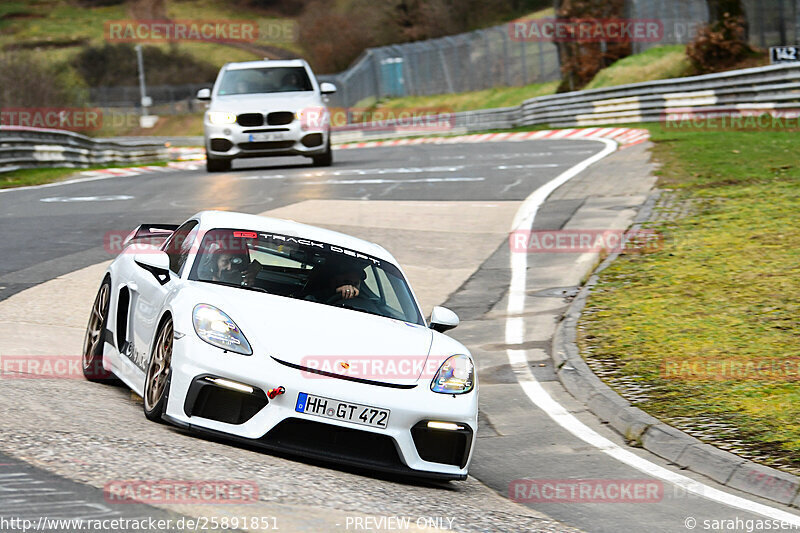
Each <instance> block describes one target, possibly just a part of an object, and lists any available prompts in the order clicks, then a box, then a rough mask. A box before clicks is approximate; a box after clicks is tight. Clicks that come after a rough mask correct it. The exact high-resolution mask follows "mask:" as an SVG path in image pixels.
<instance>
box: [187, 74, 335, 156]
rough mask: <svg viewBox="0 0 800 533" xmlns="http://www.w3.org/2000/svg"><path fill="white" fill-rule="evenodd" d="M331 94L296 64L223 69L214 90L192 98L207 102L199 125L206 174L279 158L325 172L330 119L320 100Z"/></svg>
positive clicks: (327, 86)
mask: <svg viewBox="0 0 800 533" xmlns="http://www.w3.org/2000/svg"><path fill="white" fill-rule="evenodd" d="M334 92H336V86H335V85H333V84H332V83H321V84H320V83H317V78H316V77H315V76H314V73H313V72H311V67H309V66H308V63H306V62H305V61H304V60H302V59H292V60H288V61H272V60H265V61H247V62H244V63H228V64H226V65H225V66H223V67H222V69H220V71H219V75H218V76H217V81H216V82H215V83H214V88H213V89H211V90H209V89H201V90H200V91H198V93H197V98H198V99H199V100H210V101H211V103H210V104H209V106H208V110H207V111H206V113H205V118H204V119H203V132H204V134H205V146H206V168H207V169H208V171H209V172H223V171H226V170H230V168H231V161H233V160H234V159H239V158H246V157H268V156H283V155H303V156H307V157H311V158H312V159H313V160H314V165H315V166H329V165H330V164H331V163H332V162H333V157H332V154H331V140H330V117H329V114H328V110H327V108H326V107H325V102H324V101H323V95H325V94H331V93H334Z"/></svg>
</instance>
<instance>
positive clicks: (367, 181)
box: [239, 174, 486, 185]
mask: <svg viewBox="0 0 800 533" xmlns="http://www.w3.org/2000/svg"><path fill="white" fill-rule="evenodd" d="M289 178H290V176H284V175H281V174H275V175H273V176H242V177H241V178H239V179H240V180H245V181H249V180H278V179H289ZM485 179H486V178H483V177H466V176H453V177H448V178H411V179H397V180H392V179H385V178H366V179H327V180H316V181H295V182H293V185H383V184H395V183H442V182H451V181H484V180H485Z"/></svg>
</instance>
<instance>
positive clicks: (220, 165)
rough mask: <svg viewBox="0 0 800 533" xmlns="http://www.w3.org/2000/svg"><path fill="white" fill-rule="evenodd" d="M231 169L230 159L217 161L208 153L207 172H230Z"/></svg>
mask: <svg viewBox="0 0 800 533" xmlns="http://www.w3.org/2000/svg"><path fill="white" fill-rule="evenodd" d="M230 169H231V160H230V159H217V158H214V157H211V156H210V155H208V152H206V170H207V171H208V172H228V171H229V170H230Z"/></svg>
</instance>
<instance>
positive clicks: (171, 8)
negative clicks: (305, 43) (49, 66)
mask: <svg viewBox="0 0 800 533" xmlns="http://www.w3.org/2000/svg"><path fill="white" fill-rule="evenodd" d="M165 7H166V15H167V16H168V17H169V18H170V19H172V20H246V21H250V22H258V23H259V26H262V27H264V28H265V29H266V28H267V27H268V25H269V24H270V23H272V22H275V21H282V20H283V21H285V20H286V19H278V18H276V17H274V16H271V15H268V14H265V13H262V12H259V11H254V10H252V9H251V10H246V9H242V8H240V7H238V6H233V5H230V4H229V3H223V2H213V1H211V0H181V1H177V0H165ZM135 18H145V19H146V18H148V16H147V15H146V14H145V16H141V15H140V14H138V13H137V12H136V11H135V9H134V4H133V3H130V2H124V3H121V4H118V5H111V6H103V7H79V6H77V5H75V2H70V1H67V0H30V1H26V2H20V1H11V2H2V3H0V50H2V51H4V52H6V53H15V52H19V51H23V50H39V51H46V52H47V54H46V55H47V58H48V60H49V61H51V62H53V63H64V62H67V61H70V60H71V59H72V58H74V57H75V56H76V55H77V54H78V53H80V51H81V50H83V49H84V48H85V47H87V46H101V45H103V44H104V43H105V42H106V41H105V23H106V21H111V20H129V19H135ZM149 18H156V17H149ZM260 33H261V34H263V35H264V37H261V36H260V37H259V39H257V40H256V42H254V43H237V44H226V43H209V42H182V43H178V44H176V45H170V44H167V43H163V44H149V43H148V44H149V45H150V46H157V47H159V48H162V49H165V50H166V49H176V50H180V51H183V52H186V53H189V54H191V55H192V56H193V57H194V58H196V59H197V60H198V61H202V62H206V63H211V64H212V65H214V66H217V67H219V66H221V65H222V64H224V63H226V62H228V61H246V60H252V59H260V58H262V57H264V55H265V50H268V49H270V48H276V47H277V48H279V49H283V50H286V51H287V52H289V53H291V54H294V55H299V54H301V53H302V49H301V47H300V46H299V44H298V43H297V42H277V41H275V40H270V39H269V38H268V36H267V35H266V34H267V32H266V31H264V32H260Z"/></svg>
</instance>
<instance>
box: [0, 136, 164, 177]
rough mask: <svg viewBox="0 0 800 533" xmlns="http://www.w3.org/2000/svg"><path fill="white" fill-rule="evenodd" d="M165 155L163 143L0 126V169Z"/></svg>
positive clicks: (130, 160)
mask: <svg viewBox="0 0 800 533" xmlns="http://www.w3.org/2000/svg"><path fill="white" fill-rule="evenodd" d="M165 159H168V153H167V148H166V146H164V144H163V143H153V142H150V141H146V142H139V143H119V142H112V141H104V140H102V139H99V140H95V139H90V138H89V137H85V136H83V135H79V134H77V133H72V132H69V131H62V130H46V129H37V128H22V127H0V172H9V171H12V170H17V169H21V168H37V167H42V168H53V167H73V168H79V167H89V166H93V165H98V166H100V165H110V164H127V163H142V162H149V161H156V160H165Z"/></svg>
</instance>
